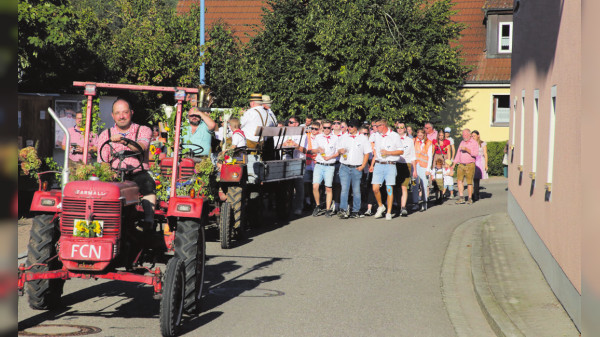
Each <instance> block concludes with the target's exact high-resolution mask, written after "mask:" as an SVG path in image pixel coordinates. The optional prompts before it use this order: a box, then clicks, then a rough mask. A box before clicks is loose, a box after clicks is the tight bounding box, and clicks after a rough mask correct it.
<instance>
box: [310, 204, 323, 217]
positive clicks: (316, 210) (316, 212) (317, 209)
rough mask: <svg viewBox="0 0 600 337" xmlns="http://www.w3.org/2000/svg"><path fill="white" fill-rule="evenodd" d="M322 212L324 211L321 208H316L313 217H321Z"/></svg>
mask: <svg viewBox="0 0 600 337" xmlns="http://www.w3.org/2000/svg"><path fill="white" fill-rule="evenodd" d="M322 211H323V210H322V209H321V207H319V206H316V207H315V209H314V210H313V213H312V215H313V216H319V215H321V214H322Z"/></svg>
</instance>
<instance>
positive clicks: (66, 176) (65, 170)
mask: <svg viewBox="0 0 600 337" xmlns="http://www.w3.org/2000/svg"><path fill="white" fill-rule="evenodd" d="M48 113H50V116H52V119H54V121H55V122H56V124H58V126H60V128H61V129H62V130H63V131H64V132H65V137H67V139H66V143H67V144H71V135H70V134H69V130H67V128H66V127H65V125H64V124H63V123H62V122H61V121H60V120H59V119H58V116H57V115H56V113H55V112H54V110H52V108H48ZM68 182H69V151H68V148H67V149H66V150H65V163H64V165H63V170H62V179H61V182H60V190H61V194H62V193H64V191H65V186H66V185H67V183H68Z"/></svg>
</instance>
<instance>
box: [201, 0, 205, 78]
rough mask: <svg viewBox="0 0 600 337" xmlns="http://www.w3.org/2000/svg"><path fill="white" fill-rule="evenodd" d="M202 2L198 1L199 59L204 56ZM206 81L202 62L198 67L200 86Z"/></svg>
mask: <svg viewBox="0 0 600 337" xmlns="http://www.w3.org/2000/svg"><path fill="white" fill-rule="evenodd" d="M204 11H205V7H204V0H200V57H203V56H204V51H203V50H202V47H203V46H204ZM205 83H206V79H205V78H204V62H202V64H201V65H200V84H205Z"/></svg>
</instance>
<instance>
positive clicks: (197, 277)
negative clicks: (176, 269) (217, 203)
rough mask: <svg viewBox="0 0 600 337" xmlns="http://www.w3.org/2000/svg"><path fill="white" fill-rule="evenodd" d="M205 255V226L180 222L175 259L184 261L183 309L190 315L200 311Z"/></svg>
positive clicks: (191, 222) (189, 221)
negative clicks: (184, 286)
mask: <svg viewBox="0 0 600 337" xmlns="http://www.w3.org/2000/svg"><path fill="white" fill-rule="evenodd" d="M203 218H206V217H204V216H203ZM205 253H206V241H205V237H204V226H202V224H201V223H200V222H198V221H195V220H184V221H179V222H178V223H177V231H176V232H175V257H177V258H178V259H179V260H180V261H182V262H183V264H184V267H185V284H186V288H185V296H184V307H183V309H184V312H185V313H188V314H196V313H198V312H199V311H200V303H201V299H202V287H203V285H204V265H205V260H206V258H205V257H206V255H205Z"/></svg>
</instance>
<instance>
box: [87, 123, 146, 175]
mask: <svg viewBox="0 0 600 337" xmlns="http://www.w3.org/2000/svg"><path fill="white" fill-rule="evenodd" d="M138 128H139V129H140V131H139V133H138V132H137V130H138ZM136 133H137V140H136V139H135V136H136ZM110 134H111V135H115V134H121V135H123V136H124V137H125V138H129V139H131V140H133V141H136V142H137V143H138V144H140V145H141V146H142V147H145V148H146V151H144V162H143V163H142V166H143V168H144V170H148V169H149V166H148V144H150V138H152V130H151V129H150V128H149V127H147V126H143V125H138V124H135V123H131V126H129V129H128V130H127V131H126V132H122V131H121V130H119V129H117V127H116V126H113V127H112V128H110ZM107 140H109V137H108V130H104V131H102V133H101V134H100V136H98V143H97V144H98V162H99V163H101V162H102V158H106V159H108V160H109V161H110V147H109V146H108V145H106V146H105V147H104V149H103V150H102V153H100V147H101V146H102V144H104V142H106V141H107ZM111 145H112V147H113V148H114V149H115V151H116V152H119V151H124V150H129V151H131V149H130V148H129V147H128V146H126V145H123V144H121V143H111ZM118 164H119V160H115V161H114V162H113V163H112V167H113V168H115V169H116V168H118ZM139 164H140V163H139V162H138V160H137V159H136V158H135V157H130V158H126V159H125V160H123V162H122V163H121V167H129V168H133V167H136V166H138V165H139ZM139 171H141V169H140V168H138V169H135V170H134V171H133V172H134V173H135V172H139Z"/></svg>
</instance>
